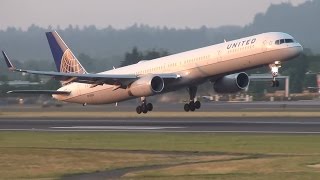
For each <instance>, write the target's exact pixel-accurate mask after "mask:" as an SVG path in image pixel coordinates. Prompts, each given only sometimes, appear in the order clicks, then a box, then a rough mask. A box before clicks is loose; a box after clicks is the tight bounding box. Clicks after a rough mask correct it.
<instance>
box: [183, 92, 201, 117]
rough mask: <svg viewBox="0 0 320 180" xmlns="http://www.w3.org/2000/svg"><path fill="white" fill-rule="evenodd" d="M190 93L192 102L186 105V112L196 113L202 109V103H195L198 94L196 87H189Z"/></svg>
mask: <svg viewBox="0 0 320 180" xmlns="http://www.w3.org/2000/svg"><path fill="white" fill-rule="evenodd" d="M188 92H189V95H190V100H189V103H186V104H185V105H184V110H185V111H186V112H189V111H195V110H196V109H200V107H201V103H200V101H194V99H195V97H196V94H197V87H196V86H192V87H189V88H188Z"/></svg>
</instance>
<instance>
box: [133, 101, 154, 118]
mask: <svg viewBox="0 0 320 180" xmlns="http://www.w3.org/2000/svg"><path fill="white" fill-rule="evenodd" d="M141 102H142V103H141V105H140V106H137V108H136V111H137V113H138V114H141V113H144V114H146V113H147V112H148V111H152V110H153V105H152V104H151V103H147V100H146V98H145V97H141Z"/></svg>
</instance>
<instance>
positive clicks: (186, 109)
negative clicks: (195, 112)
mask: <svg viewBox="0 0 320 180" xmlns="http://www.w3.org/2000/svg"><path fill="white" fill-rule="evenodd" d="M183 108H184V111H186V112H189V111H190V107H189V104H185V105H184V107H183Z"/></svg>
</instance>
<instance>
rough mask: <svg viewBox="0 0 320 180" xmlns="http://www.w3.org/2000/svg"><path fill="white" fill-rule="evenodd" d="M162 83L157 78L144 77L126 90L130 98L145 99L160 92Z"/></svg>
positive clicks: (151, 76) (160, 79)
mask: <svg viewBox="0 0 320 180" xmlns="http://www.w3.org/2000/svg"><path fill="white" fill-rule="evenodd" d="M163 88H164V81H163V79H162V78H161V77H159V76H154V75H146V76H144V77H141V78H140V79H138V80H136V81H135V82H133V83H132V84H131V85H129V86H128V88H127V90H128V93H129V95H130V96H136V97H146V96H151V95H154V94H157V93H160V92H162V90H163Z"/></svg>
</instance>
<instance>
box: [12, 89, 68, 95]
mask: <svg viewBox="0 0 320 180" xmlns="http://www.w3.org/2000/svg"><path fill="white" fill-rule="evenodd" d="M7 93H8V94H49V95H52V94H59V95H69V94H70V93H71V92H69V91H54V90H15V91H8V92H7Z"/></svg>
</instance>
